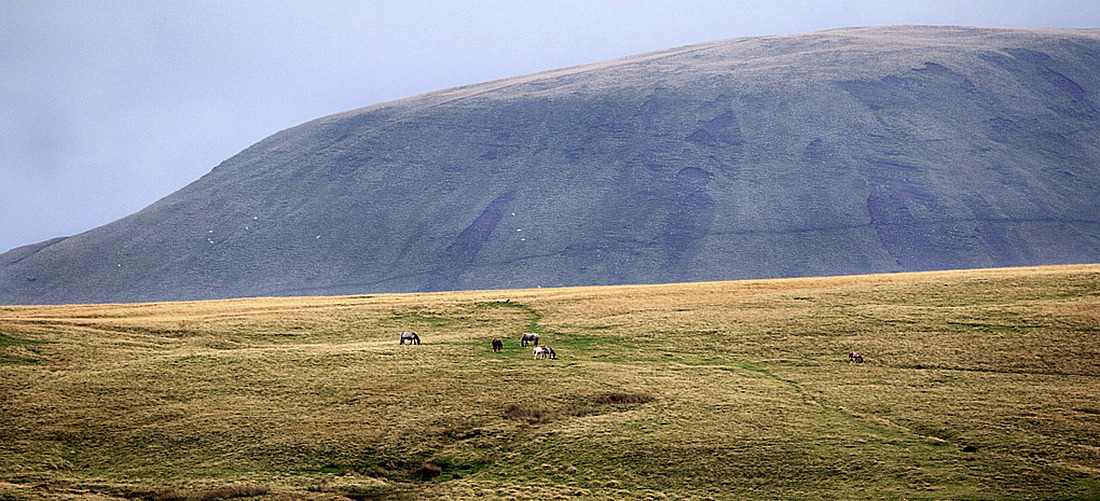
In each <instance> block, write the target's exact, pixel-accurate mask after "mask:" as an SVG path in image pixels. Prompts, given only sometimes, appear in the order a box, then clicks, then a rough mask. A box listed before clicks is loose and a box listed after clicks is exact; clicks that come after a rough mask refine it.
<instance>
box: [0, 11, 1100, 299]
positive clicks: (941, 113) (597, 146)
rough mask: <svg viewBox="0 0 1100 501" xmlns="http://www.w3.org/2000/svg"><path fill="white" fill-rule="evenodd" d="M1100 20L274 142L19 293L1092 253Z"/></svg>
mask: <svg viewBox="0 0 1100 501" xmlns="http://www.w3.org/2000/svg"><path fill="white" fill-rule="evenodd" d="M1097 103H1100V30H1011V29H977V28H946V27H943V28H938V27H892V28H863V29H844V30H833V31H827V32H820V33H812V34H806V35H793V36H775V37H760V38H746V39H735V40H726V41H719V42H711V43H704V44H699V45H694V46H688V47H682V48H677V49H671V50H668V51H663V52H658V53H652V54H644V55H640V56H635V57H629V58H624V59H619V60H614V61H608V62H605V63H599V64H593V65H587V66H580V67H575V68H568V69H563V70H557V71H550V72H544V73H539V74H534V75H528V76H522V77H516V78H511V79H505V80H499V81H493V82H487V83H484V84H478V85H472V86H466V87H461V88H456V89H449V90H444V91H440V92H435V93H430V94H425V95H420V96H415V97H411V98H408V99H404V100H400V101H395V102H390V103H384V104H379V105H375V106H370V107H366V108H362V109H358V110H353V111H349V112H346V113H341V114H337V115H333V116H329V117H325V118H321V119H318V120H315V121H312V122H309V123H306V124H303V125H301V126H298V127H295V128H292V129H288V130H286V131H283V132H280V133H278V134H275V135H273V136H271V137H269V138H267V139H265V140H263V141H261V142H260V143H257V144H256V145H254V146H252V147H250V148H248V149H246V150H245V151H243V152H241V153H240V154H238V155H236V156H234V157H232V158H230V159H229V160H226V161H225V162H224V163H222V164H221V165H219V166H218V167H216V168H215V169H214V170H213V171H211V172H210V173H209V174H207V175H206V176H203V177H202V178H201V179H199V180H197V181H196V182H195V183H193V184H191V185H189V186H187V187H186V188H184V189H182V190H180V191H178V192H176V193H174V194H172V195H170V196H168V197H166V198H164V199H163V200H161V201H159V202H157V203H155V204H153V205H152V206H150V207H148V208H146V209H144V210H142V211H140V212H138V213H136V214H134V215H132V216H129V217H127V218H124V219H122V220H119V221H116V222H114V223H111V224H109V225H105V226H103V227H100V228H96V229H94V230H92V231H89V232H86V233H83V234H80V235H77V236H73V237H69V238H64V239H55V240H52V241H50V242H45V243H42V244H37V245H35V246H28V247H24V248H20V249H14V250H12V251H9V252H8V253H6V254H4V255H2V256H0V258H2V259H0V266H3V268H2V269H0V302H4V303H56V302H62V303H64V302H105V301H150V300H176V299H205V298H219V297H234V296H253V295H299V294H341V293H357V292H393V291H416V290H450V289H484V288H523V287H536V286H560V285H586V284H621V283H655V282H670V281H697V280H714V279H736V278H748V277H786V276H807V275H835V274H855V273H873V272H890V271H917V270H929V269H948V268H977V267H992V266H1018V265H1038V264H1057V263H1080V262H1096V261H1100V109H1098V105H1097Z"/></svg>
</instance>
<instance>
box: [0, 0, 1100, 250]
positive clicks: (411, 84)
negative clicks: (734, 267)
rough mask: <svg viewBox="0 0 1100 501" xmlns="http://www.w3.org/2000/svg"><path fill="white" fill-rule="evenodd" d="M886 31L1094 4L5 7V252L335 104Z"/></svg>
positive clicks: (408, 0) (107, 213)
mask: <svg viewBox="0 0 1100 501" xmlns="http://www.w3.org/2000/svg"><path fill="white" fill-rule="evenodd" d="M890 24H940V25H943V24H950V25H969V26H1016V27H1085V28H1087V27H1100V2H1098V1H1097V0H1035V1H1021V0H996V1H993V0H950V1H940V0H924V1H891V0H861V1H830V0H769V1H767V2H764V1H752V2H750V1H718V0H714V1H692V0H668V1H664V0H661V1H657V0H654V1H645V0H603V1H596V0H592V1H580V0H578V1H569V0H554V1H551V0H532V1H523V0H509V1H503V0H502V1H496V0H484V1H473V0H469V1H464V0H446V1H444V0H439V1H417V0H394V1H387V0H363V1H343V0H341V1H323V0H311V1H301V2H291V1H259V0H256V1H231V0H218V1H188V2H182V1H181V2H171V1H166V0H157V1H148V0H135V1H99V2H91V1H49V0H0V252H3V251H5V250H8V249H11V248H13V247H17V246H20V245H24V244H29V243H34V242H38V241H42V240H45V239H48V238H52V237H57V236H68V235H73V234H76V233H80V232H83V231H86V230H89V229H91V228H93V227H96V226H99V225H102V224H106V223H108V222H111V221H113V220H115V219H118V218H120V217H123V216H125V215H127V214H131V213H133V212H136V211H138V210H140V209H142V208H143V207H145V206H147V205H149V204H151V203H152V202H154V201H156V200H157V199H160V198H162V197H164V196H166V195H168V194H169V193H171V192H173V191H175V190H178V189H179V188H182V187H183V186H185V185H186V184H188V183H190V182H191V181H194V180H195V179H198V178H199V177H200V176H202V175H203V174H205V173H207V172H209V171H210V169H212V168H213V167H214V166H215V165H217V164H218V163H220V162H221V161H222V160H225V159H226V158H229V157H230V156H232V155H234V154H236V153H237V152H239V151H241V150H243V149H244V148H246V147H248V146H250V145H251V144H253V143H255V142H257V141H259V140H260V139H263V138H264V137H266V136H269V135H271V134H273V133H275V132H278V131H279V130H282V129H285V128H287V127H292V126H294V125H298V124H300V123H302V122H305V121H308V120H311V119H314V118H319V117H321V116H324V115H328V114H331V113H336V112H340V111H345V110H349V109H353V108H358V107H360V106H366V105H369V104H374V103H379V102H384V101H389V100H393V99H397V98H401V97H406V96H410V95H414V94H419V93H423V92H428V91H432V90H438V89H444V88H448V87H453V86H456V85H462V84H469V83H476V82H482V81H486V80H492V79H496V78H503V77H508V76H514V75H521V74H525V73H531V72H535V71H541V70H548V69H554V68H560V67H566V66H573V65H577V64H583V63H590V62H596V61H601V60H605V59H611V58H615V57H620V56H627V55H631V54H637V53H642V52H648V51H653V50H660V49H665V48H670V47H676V46H680V45H687V44H691V43H696V42H704V41H709V40H718V39H724V38H735V37H742V36H754V35H770V34H787V33H802V32H808V31H817V30H822V29H829V28H838V27H848V26H876V25H890Z"/></svg>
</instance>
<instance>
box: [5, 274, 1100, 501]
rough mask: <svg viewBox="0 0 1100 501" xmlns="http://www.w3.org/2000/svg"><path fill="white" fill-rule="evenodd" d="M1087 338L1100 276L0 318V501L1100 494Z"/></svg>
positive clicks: (925, 279) (1096, 372)
mask: <svg viewBox="0 0 1100 501" xmlns="http://www.w3.org/2000/svg"><path fill="white" fill-rule="evenodd" d="M1098 325H1100V266H1097V265H1091V266H1062V267H1050V268H1031V269H996V270H980V271H952V272H925V273H917V274H893V275H874V276H859V277H840V278H804V279H784V280H767V281H743V282H715V283H695V284H679V285H651V286H616V287H598V288H566V289H542V290H511V291H497V292H453V293H432V294H402V295H373V296H371V295H368V296H346V297H314V298H282V299H247V300H229V301H212V302H195V303H161V304H133V305H101V306H96V305H85V306H37V307H27V306H23V307H4V308H0V395H3V398H0V498H2V499H13V498H14V499H81V500H84V499H87V500H91V499H97V500H104V499H121V498H125V499H149V500H154V499H159V500H165V499H226V498H230V497H233V496H238V495H241V496H244V495H256V497H255V499H271V500H275V499H305V500H334V499H346V498H351V499H401V498H408V499H424V498H439V499H448V498H457V499H470V498H487V499H504V498H506V499H517V498H519V499H553V498H570V497H576V496H582V497H586V498H593V499H643V498H644V499H707V498H711V499H883V498H894V499H1036V498H1043V499H1070V498H1075V499H1095V498H1096V497H1097V496H1100V452H1098V451H1100V386H1098V385H1097V381H1098V378H1100V345H1098V344H1097V343H1096V339H1097V326H1098ZM404 330H413V331H416V332H418V333H419V334H420V335H421V337H422V339H423V344H421V345H419V346H410V345H403V346H402V345H399V344H398V335H399V333H400V332H402V331H404ZM524 332H537V333H540V334H541V335H542V341H543V342H544V343H546V344H548V345H550V346H551V347H553V348H555V351H556V352H557V354H558V358H557V359H556V360H533V359H532V354H531V351H530V349H529V348H521V347H520V346H519V341H518V340H519V336H520V335H521V334H522V333H524ZM496 337H499V338H503V339H504V351H503V352H499V353H496V352H493V351H492V350H491V349H490V340H492V339H493V338H496ZM851 350H859V351H861V352H862V353H863V354H864V360H865V361H864V363H862V364H851V363H849V362H848V359H847V353H848V352H849V351H851Z"/></svg>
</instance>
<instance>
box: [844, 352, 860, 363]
mask: <svg viewBox="0 0 1100 501" xmlns="http://www.w3.org/2000/svg"><path fill="white" fill-rule="evenodd" d="M848 363H850V364H862V363H863V354H862V353H860V352H858V351H849V352H848Z"/></svg>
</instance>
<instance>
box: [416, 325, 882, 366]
mask: <svg viewBox="0 0 1100 501" xmlns="http://www.w3.org/2000/svg"><path fill="white" fill-rule="evenodd" d="M406 341H408V343H409V344H420V336H418V335H416V333H415V332H402V333H401V343H400V344H405V342H406ZM519 345H520V346H522V347H525V348H526V347H527V346H528V345H530V346H533V347H534V348H533V349H532V354H533V355H534V359H535V360H538V359H540V358H551V359H557V358H558V354H557V353H555V352H554V349H553V348H551V347H549V346H546V345H545V344H542V345H540V344H539V335H538V334H535V333H534V332H528V333H525V334H524V335H523V336H520V338H519ZM502 351H504V340H503V339H501V338H499V337H498V338H495V339H493V352H494V353H498V352H502ZM848 363H851V364H862V363H863V353H860V352H858V351H850V352H848Z"/></svg>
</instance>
